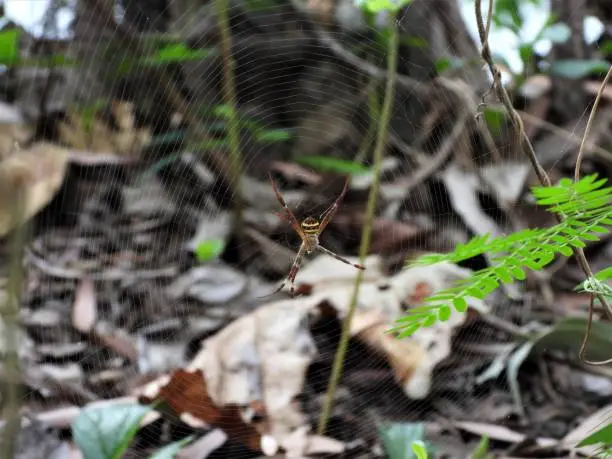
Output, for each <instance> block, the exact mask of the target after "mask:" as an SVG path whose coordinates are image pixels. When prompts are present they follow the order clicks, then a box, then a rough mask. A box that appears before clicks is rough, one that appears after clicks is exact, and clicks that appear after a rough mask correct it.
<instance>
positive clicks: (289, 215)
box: [268, 174, 306, 240]
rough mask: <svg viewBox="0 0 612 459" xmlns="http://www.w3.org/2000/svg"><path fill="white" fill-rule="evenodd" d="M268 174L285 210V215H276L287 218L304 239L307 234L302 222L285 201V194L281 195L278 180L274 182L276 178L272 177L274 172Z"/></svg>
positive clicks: (282, 218)
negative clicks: (301, 224)
mask: <svg viewBox="0 0 612 459" xmlns="http://www.w3.org/2000/svg"><path fill="white" fill-rule="evenodd" d="M268 176H269V178H270V183H271V184H272V189H273V190H274V194H275V195H276V199H277V200H278V202H279V203H280V205H281V206H282V207H283V210H284V211H285V214H284V215H283V214H278V213H277V214H276V215H277V216H278V217H279V218H280V219H281V220H287V221H288V222H289V224H290V225H291V227H292V228H293V230H294V231H295V232H296V233H298V235H299V236H300V238H301V239H302V240H304V239H306V235H305V234H304V232H303V231H302V227H301V226H300V222H299V221H298V219H297V218H296V217H295V215H293V212H291V209H289V207H288V206H287V203H286V202H285V199H284V198H283V195H281V193H280V191H279V190H278V187H277V186H276V182H274V179H273V178H272V174H268Z"/></svg>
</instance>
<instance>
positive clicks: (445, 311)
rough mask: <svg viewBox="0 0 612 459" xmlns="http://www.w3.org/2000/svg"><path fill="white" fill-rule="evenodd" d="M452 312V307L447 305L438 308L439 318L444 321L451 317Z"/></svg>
mask: <svg viewBox="0 0 612 459" xmlns="http://www.w3.org/2000/svg"><path fill="white" fill-rule="evenodd" d="M451 314H452V310H451V308H449V307H448V306H446V305H444V306H440V309H439V310H438V319H440V321H442V322H446V321H447V320H448V319H450V316H451Z"/></svg>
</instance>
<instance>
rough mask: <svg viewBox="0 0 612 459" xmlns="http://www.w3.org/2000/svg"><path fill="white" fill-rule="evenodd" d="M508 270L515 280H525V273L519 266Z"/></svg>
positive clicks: (510, 267)
mask: <svg viewBox="0 0 612 459" xmlns="http://www.w3.org/2000/svg"><path fill="white" fill-rule="evenodd" d="M508 269H509V270H510V272H511V273H512V275H513V276H514V277H515V278H516V279H518V280H525V277H526V276H525V271H523V270H522V269H521V268H520V267H519V266H509V267H508Z"/></svg>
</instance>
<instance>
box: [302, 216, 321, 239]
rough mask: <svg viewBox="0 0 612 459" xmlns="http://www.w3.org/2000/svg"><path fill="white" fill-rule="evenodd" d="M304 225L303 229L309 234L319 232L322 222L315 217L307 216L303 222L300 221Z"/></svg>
mask: <svg viewBox="0 0 612 459" xmlns="http://www.w3.org/2000/svg"><path fill="white" fill-rule="evenodd" d="M300 226H301V227H302V231H304V234H307V235H309V236H310V235H314V234H319V227H320V226H321V222H319V220H317V219H316V218H314V217H306V218H305V219H304V220H303V221H302V223H300Z"/></svg>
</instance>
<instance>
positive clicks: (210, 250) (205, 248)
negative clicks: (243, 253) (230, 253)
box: [195, 239, 225, 262]
mask: <svg viewBox="0 0 612 459" xmlns="http://www.w3.org/2000/svg"><path fill="white" fill-rule="evenodd" d="M224 249H225V241H224V240H223V239H208V240H206V241H203V242H200V243H198V245H196V247H195V254H196V256H197V257H198V261H200V262H205V261H210V260H214V259H216V258H217V257H218V256H219V255H221V254H222V253H223V250H224Z"/></svg>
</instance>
